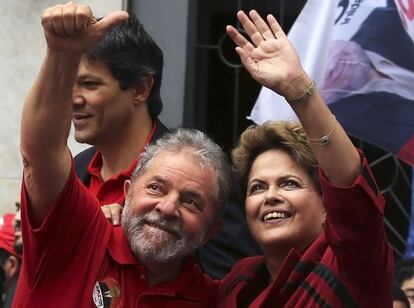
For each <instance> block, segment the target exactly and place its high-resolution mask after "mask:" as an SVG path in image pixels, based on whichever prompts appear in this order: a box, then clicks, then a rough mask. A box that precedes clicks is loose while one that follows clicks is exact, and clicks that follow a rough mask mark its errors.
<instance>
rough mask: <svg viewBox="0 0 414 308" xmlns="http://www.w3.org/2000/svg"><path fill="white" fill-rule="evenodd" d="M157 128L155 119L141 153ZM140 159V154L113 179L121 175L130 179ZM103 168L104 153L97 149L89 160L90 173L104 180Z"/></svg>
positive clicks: (113, 177)
mask: <svg viewBox="0 0 414 308" xmlns="http://www.w3.org/2000/svg"><path fill="white" fill-rule="evenodd" d="M156 129H157V121H156V120H153V121H152V128H151V131H150V132H149V134H148V136H147V139H146V140H145V143H144V146H143V147H142V149H140V151H139V154H141V153H142V152H143V151H144V150H145V147H146V146H147V144H149V143H150V141H151V140H152V138H153V136H154V132H155V130H156ZM138 161H139V155H137V157H136V158H135V159H134V160H133V162H132V163H131V164H130V166H129V167H128V168H127V169H125V170H123V171H121V172H120V173H119V174H116V175H114V176H112V177H111V179H117V178H121V177H122V178H124V179H129V178H130V177H131V175H132V173H133V172H134V169H135V167H136V165H137V163H138ZM101 168H102V154H101V152H100V151H99V150H97V151H96V152H95V154H94V155H93V157H92V159H91V161H90V162H89V165H88V173H89V174H90V175H92V176H93V177H97V178H99V179H101V180H102V177H101Z"/></svg>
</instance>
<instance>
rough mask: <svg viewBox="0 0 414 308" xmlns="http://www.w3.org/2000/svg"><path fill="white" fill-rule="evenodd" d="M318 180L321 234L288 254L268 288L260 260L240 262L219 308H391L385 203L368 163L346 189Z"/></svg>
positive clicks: (222, 288) (221, 294) (225, 285)
mask: <svg viewBox="0 0 414 308" xmlns="http://www.w3.org/2000/svg"><path fill="white" fill-rule="evenodd" d="M320 175H321V176H320V178H321V185H322V191H323V200H324V204H325V208H326V220H325V232H324V233H323V234H322V235H320V236H319V237H318V238H317V239H315V241H314V242H313V243H312V244H311V245H310V246H309V247H308V248H307V249H306V250H305V251H304V252H303V253H299V252H297V251H295V250H294V249H292V250H291V251H290V253H289V254H288V255H287V256H286V258H285V260H284V262H283V264H282V266H281V268H280V271H279V274H278V275H277V276H276V278H275V280H274V281H273V282H272V283H270V284H269V281H270V276H269V273H268V271H267V268H266V265H265V262H264V258H263V257H250V258H245V259H242V260H241V261H239V262H238V263H237V264H236V265H235V266H234V267H233V268H232V270H231V272H230V273H229V274H228V275H227V276H226V277H225V278H224V279H223V280H222V281H221V285H220V289H219V302H220V304H219V306H218V307H226V308H227V307H261V308H263V307H269V308H275V307H376V308H381V307H392V293H391V280H392V275H393V253H392V249H391V247H390V245H389V244H388V241H387V238H386V235H385V229H384V223H383V213H384V206H385V201H384V198H383V197H382V195H381V193H380V192H379V190H378V187H377V185H376V183H375V180H374V178H373V176H372V173H371V171H370V170H369V168H368V162H367V161H366V159H363V170H362V172H361V174H360V175H359V176H358V178H357V179H356V180H355V182H354V183H353V185H352V186H350V187H334V186H332V185H330V184H329V183H328V180H327V179H326V177H325V176H324V175H323V174H322V172H321V173H320Z"/></svg>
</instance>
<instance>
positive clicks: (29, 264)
mask: <svg viewBox="0 0 414 308" xmlns="http://www.w3.org/2000/svg"><path fill="white" fill-rule="evenodd" d="M28 202H29V201H28V198H27V194H26V190H25V186H24V183H23V187H22V232H23V237H24V248H23V249H24V252H25V253H24V255H23V264H22V269H21V273H20V278H19V282H18V286H17V291H16V295H15V300H14V307H31V308H37V307H39V308H45V307H53V308H56V307H59V308H63V307H70V308H72V307H80V308H83V307H126V308H129V307H169V308H170V307H177V308H178V307H180V308H185V307H215V306H216V284H215V283H214V282H213V281H212V280H211V279H210V278H209V277H207V276H206V275H204V274H202V272H201V269H200V268H199V266H198V265H196V264H195V263H194V262H193V261H192V260H191V259H189V260H187V261H186V263H185V265H184V267H183V271H182V273H181V275H180V276H179V277H178V278H177V279H176V280H175V281H173V282H165V283H160V284H158V285H156V286H153V287H150V286H148V284H147V280H146V274H145V268H144V267H143V266H142V265H141V264H139V262H138V261H137V260H136V259H135V257H134V256H133V255H132V254H131V251H130V249H129V246H128V243H127V241H126V239H125V237H124V235H123V232H122V229H121V227H112V226H111V225H110V224H109V222H108V221H107V219H106V218H105V217H104V215H103V214H102V211H101V209H100V208H99V206H97V205H98V204H97V200H96V199H95V198H94V197H92V196H91V194H90V193H89V192H88V191H87V189H86V188H85V186H84V185H83V184H82V183H81V182H80V181H79V179H78V178H77V177H76V176H75V172H74V170H72V171H71V174H70V176H69V178H68V181H67V184H66V185H65V188H64V189H63V191H62V192H61V194H60V196H59V197H58V199H57V200H56V202H55V204H54V205H53V207H52V208H51V210H50V211H49V213H48V214H47V217H46V218H45V220H44V221H43V223H42V225H41V227H40V228H38V229H32V228H31V226H30V222H29V219H28ZM94 302H95V303H94ZM102 302H105V305H101V306H99V303H102Z"/></svg>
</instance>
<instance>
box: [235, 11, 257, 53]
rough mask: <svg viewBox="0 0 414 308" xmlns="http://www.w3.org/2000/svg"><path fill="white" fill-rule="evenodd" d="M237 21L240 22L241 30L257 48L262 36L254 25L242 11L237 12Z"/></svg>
mask: <svg viewBox="0 0 414 308" xmlns="http://www.w3.org/2000/svg"><path fill="white" fill-rule="evenodd" d="M237 19H238V20H239V21H240V24H241V25H242V27H243V29H244V30H245V31H246V32H247V34H248V35H249V37H250V39H251V40H252V42H253V44H254V45H256V46H258V45H259V44H260V42H261V41H263V36H262V35H261V33H260V32H259V31H258V30H257V28H256V25H255V24H254V23H253V22H252V21H251V20H250V18H249V17H248V16H247V15H246V13H245V12H243V11H238V12H237Z"/></svg>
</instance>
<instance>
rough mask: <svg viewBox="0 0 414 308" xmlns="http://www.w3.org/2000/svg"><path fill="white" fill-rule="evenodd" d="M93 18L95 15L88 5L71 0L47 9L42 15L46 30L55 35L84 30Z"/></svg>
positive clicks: (70, 33)
mask: <svg viewBox="0 0 414 308" xmlns="http://www.w3.org/2000/svg"><path fill="white" fill-rule="evenodd" d="M91 19H94V17H93V14H92V11H91V9H90V8H89V7H88V6H87V5H76V4H75V3H73V2H69V3H67V4H64V5H62V4H59V5H55V6H53V7H51V8H48V9H46V10H45V11H44V12H43V15H42V25H43V28H44V29H45V31H47V32H50V33H53V34H55V35H58V36H62V37H63V36H74V35H76V34H79V33H82V32H84V31H85V29H86V27H87V25H88V23H89V21H90V20H91Z"/></svg>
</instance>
